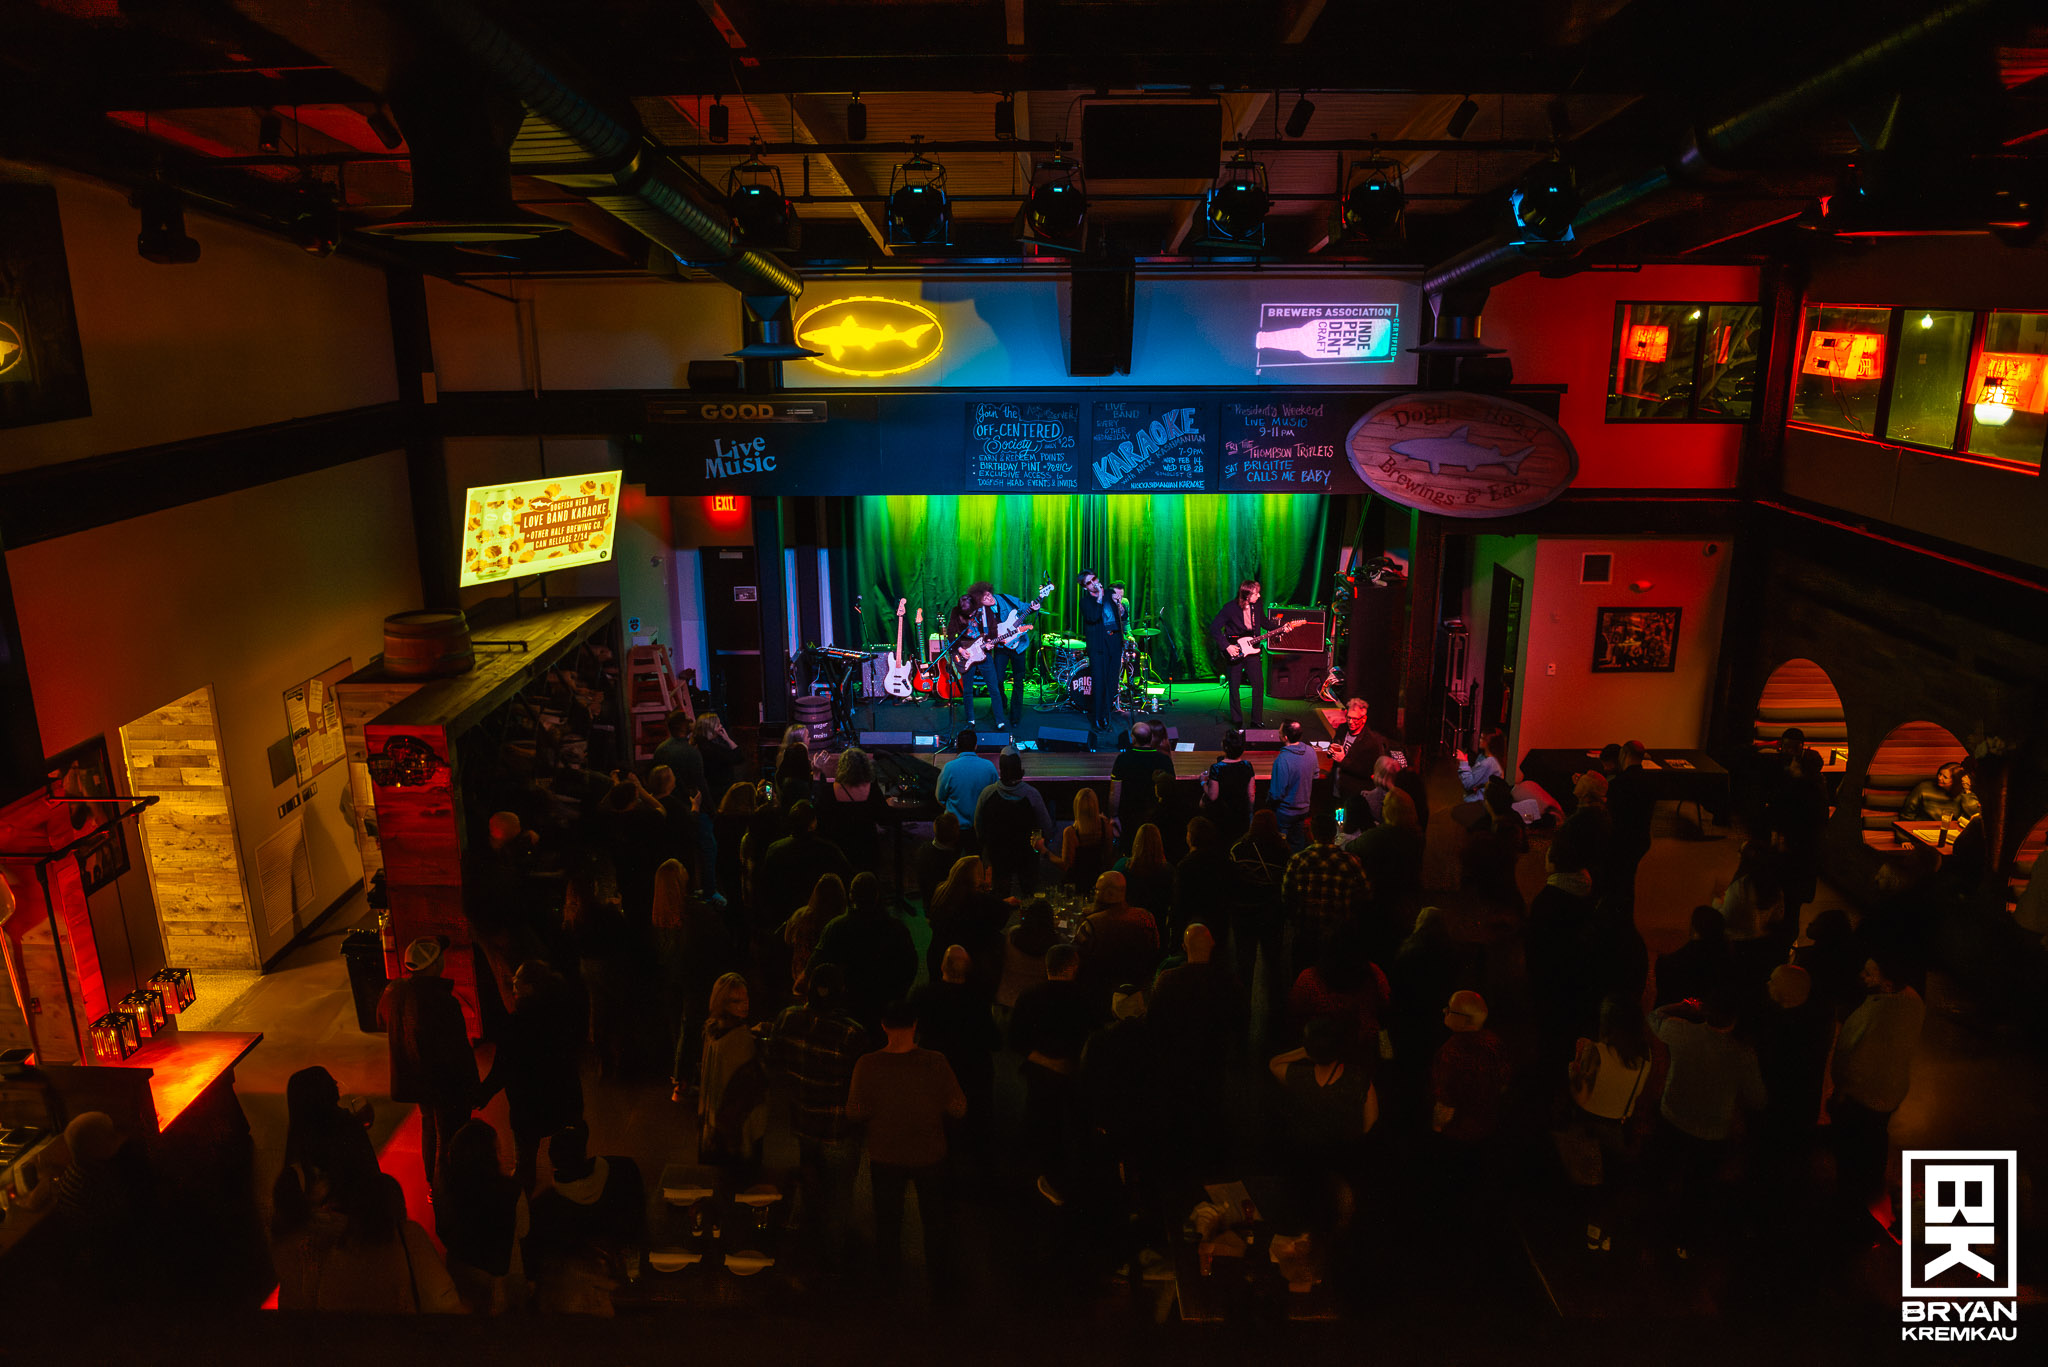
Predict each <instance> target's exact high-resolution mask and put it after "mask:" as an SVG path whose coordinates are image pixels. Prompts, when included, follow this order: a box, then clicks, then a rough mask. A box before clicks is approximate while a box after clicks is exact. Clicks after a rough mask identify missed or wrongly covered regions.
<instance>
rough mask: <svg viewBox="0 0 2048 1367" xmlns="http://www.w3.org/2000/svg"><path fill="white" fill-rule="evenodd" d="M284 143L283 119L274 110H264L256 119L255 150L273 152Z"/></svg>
mask: <svg viewBox="0 0 2048 1367" xmlns="http://www.w3.org/2000/svg"><path fill="white" fill-rule="evenodd" d="M283 143H284V120H283V119H281V118H279V117H278V116H277V114H276V112H275V111H269V112H266V113H265V114H264V115H263V117H262V118H260V119H258V120H256V150H257V151H259V152H275V151H276V150H277V149H278V148H279V147H280V146H282V145H283Z"/></svg>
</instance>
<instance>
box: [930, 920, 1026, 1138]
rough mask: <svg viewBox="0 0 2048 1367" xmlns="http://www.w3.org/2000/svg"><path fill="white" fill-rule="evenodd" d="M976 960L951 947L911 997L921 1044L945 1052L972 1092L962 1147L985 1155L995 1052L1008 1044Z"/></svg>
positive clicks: (964, 1086)
mask: <svg viewBox="0 0 2048 1367" xmlns="http://www.w3.org/2000/svg"><path fill="white" fill-rule="evenodd" d="M973 963H974V960H973V958H972V956H970V955H969V953H968V951H967V950H966V949H964V948H962V947H961V946H959V945H950V946H948V947H947V948H946V950H945V952H944V954H943V955H942V956H941V958H940V960H939V974H938V977H937V978H935V979H934V980H933V981H931V982H928V983H926V984H925V985H924V986H923V987H920V988H918V989H917V991H916V992H915V993H913V994H912V995H911V998H910V1001H911V1004H912V1005H913V1006H915V1007H916V1008H917V1042H918V1043H919V1044H920V1045H922V1046H923V1047H925V1048H927V1049H932V1050H936V1051H937V1052H939V1053H941V1054H944V1055H945V1056H946V1062H947V1063H949V1064H951V1065H952V1066H953V1076H954V1077H955V1078H957V1079H958V1080H959V1082H960V1090H961V1091H963V1092H965V1093H966V1094H967V1119H966V1121H965V1122H964V1123H963V1125H962V1135H961V1138H962V1140H963V1141H964V1142H963V1143H962V1145H961V1147H962V1148H964V1149H966V1150H967V1151H968V1152H970V1153H972V1154H974V1155H975V1157H976V1158H981V1157H984V1156H986V1154H987V1152H988V1141H989V1117H990V1114H991V1112H992V1110H993V1107H994V1103H995V1086H996V1065H995V1054H996V1050H998V1049H1000V1048H1002V1047H1003V1036H1002V1032H1000V1031H999V1030H997V1029H996V1023H995V1018H994V1017H993V1016H991V1015H990V1014H989V994H988V991H987V990H986V988H985V987H984V986H983V985H982V984H980V983H977V982H974V981H972V979H971V969H972V967H973Z"/></svg>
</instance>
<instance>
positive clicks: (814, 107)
mask: <svg viewBox="0 0 2048 1367" xmlns="http://www.w3.org/2000/svg"><path fill="white" fill-rule="evenodd" d="M790 119H791V122H792V123H793V124H794V125H795V127H794V129H793V131H794V132H795V133H796V136H797V140H798V141H799V142H815V141H818V139H817V138H816V137H815V132H816V130H817V129H818V128H820V127H824V128H829V129H833V130H836V131H837V132H838V134H839V135H840V136H841V137H844V136H845V135H846V127H845V120H846V114H845V111H843V110H836V111H835V110H834V109H832V108H831V106H830V105H829V104H827V103H826V97H825V96H822V95H792V96H790ZM835 119H836V120H837V122H834V120H835ZM816 155H818V156H821V157H823V158H824V161H825V165H826V166H828V167H829V168H831V171H832V174H833V175H835V176H837V177H839V179H840V180H841V181H843V182H844V183H845V185H846V189H847V193H849V194H852V195H856V196H861V197H862V198H857V199H855V200H854V201H853V213H854V217H856V218H858V219H859V220H860V226H861V227H863V228H865V229H867V233H868V236H869V237H871V238H873V239H874V240H875V246H877V247H878V248H880V249H881V252H882V255H884V256H889V255H891V254H892V249H891V248H890V246H889V234H888V232H887V230H886V229H885V228H884V226H883V224H882V220H881V218H880V216H879V215H877V213H876V212H875V210H874V209H872V208H870V207H869V204H868V202H867V201H869V200H874V199H878V198H880V197H881V196H882V193H883V192H882V191H881V190H880V189H878V188H876V185H875V182H874V179H873V177H871V176H869V175H868V173H867V168H865V167H864V166H862V165H861V164H860V163H859V162H858V161H856V160H855V159H854V158H853V157H851V156H849V155H845V154H843V153H836V152H820V153H817V154H816Z"/></svg>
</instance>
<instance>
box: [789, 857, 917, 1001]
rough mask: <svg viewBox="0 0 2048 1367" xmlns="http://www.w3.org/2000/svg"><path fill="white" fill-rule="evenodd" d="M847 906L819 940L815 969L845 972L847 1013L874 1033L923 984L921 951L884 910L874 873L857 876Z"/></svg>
mask: <svg viewBox="0 0 2048 1367" xmlns="http://www.w3.org/2000/svg"><path fill="white" fill-rule="evenodd" d="M846 902H847V906H846V910H845V911H844V912H842V913H840V914H839V915H837V916H835V917H833V918H832V920H831V922H830V923H829V924H827V925H826V927H825V929H824V931H823V932H821V933H820V934H819V936H818V947H817V948H816V949H814V950H812V951H811V963H812V965H813V966H817V965H821V964H838V965H839V966H840V968H842V969H843V970H845V972H846V1012H847V1014H848V1015H850V1016H852V1017H853V1018H854V1019H855V1020H857V1021H859V1022H860V1023H861V1024H862V1025H864V1026H866V1027H867V1028H868V1029H869V1030H870V1031H873V1030H874V1029H875V1028H876V1027H877V1026H879V1025H880V1024H881V1021H882V1008H883V1007H885V1006H887V1005H888V1004H889V1003H890V1002H893V1001H900V1000H901V999H902V998H903V996H904V994H905V993H907V992H909V991H910V985H911V984H912V983H913V982H915V981H917V946H916V945H915V944H914V943H912V941H911V938H910V931H909V930H908V929H906V928H905V927H904V924H903V923H902V922H901V921H899V920H897V919H896V918H895V917H894V916H891V915H890V914H889V909H888V908H887V907H886V906H884V905H882V880H881V879H879V878H877V877H875V875H873V874H872V873H862V874H857V875H855V877H854V880H853V885H852V886H851V887H849V888H848V889H847V890H846Z"/></svg>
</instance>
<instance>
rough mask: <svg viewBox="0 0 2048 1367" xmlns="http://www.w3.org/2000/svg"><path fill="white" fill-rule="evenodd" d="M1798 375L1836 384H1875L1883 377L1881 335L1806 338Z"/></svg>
mask: <svg viewBox="0 0 2048 1367" xmlns="http://www.w3.org/2000/svg"><path fill="white" fill-rule="evenodd" d="M1799 369H1800V372H1801V373H1802V374H1806V375H1826V376H1829V377H1830V378H1833V379H1837V380H1875V379H1877V378H1878V377H1880V376H1881V375H1883V374H1884V334H1883V333H1881V332H1814V333H1809V334H1808V335H1807V338H1806V360H1805V361H1804V362H1803V363H1801V365H1800V367H1799Z"/></svg>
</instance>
